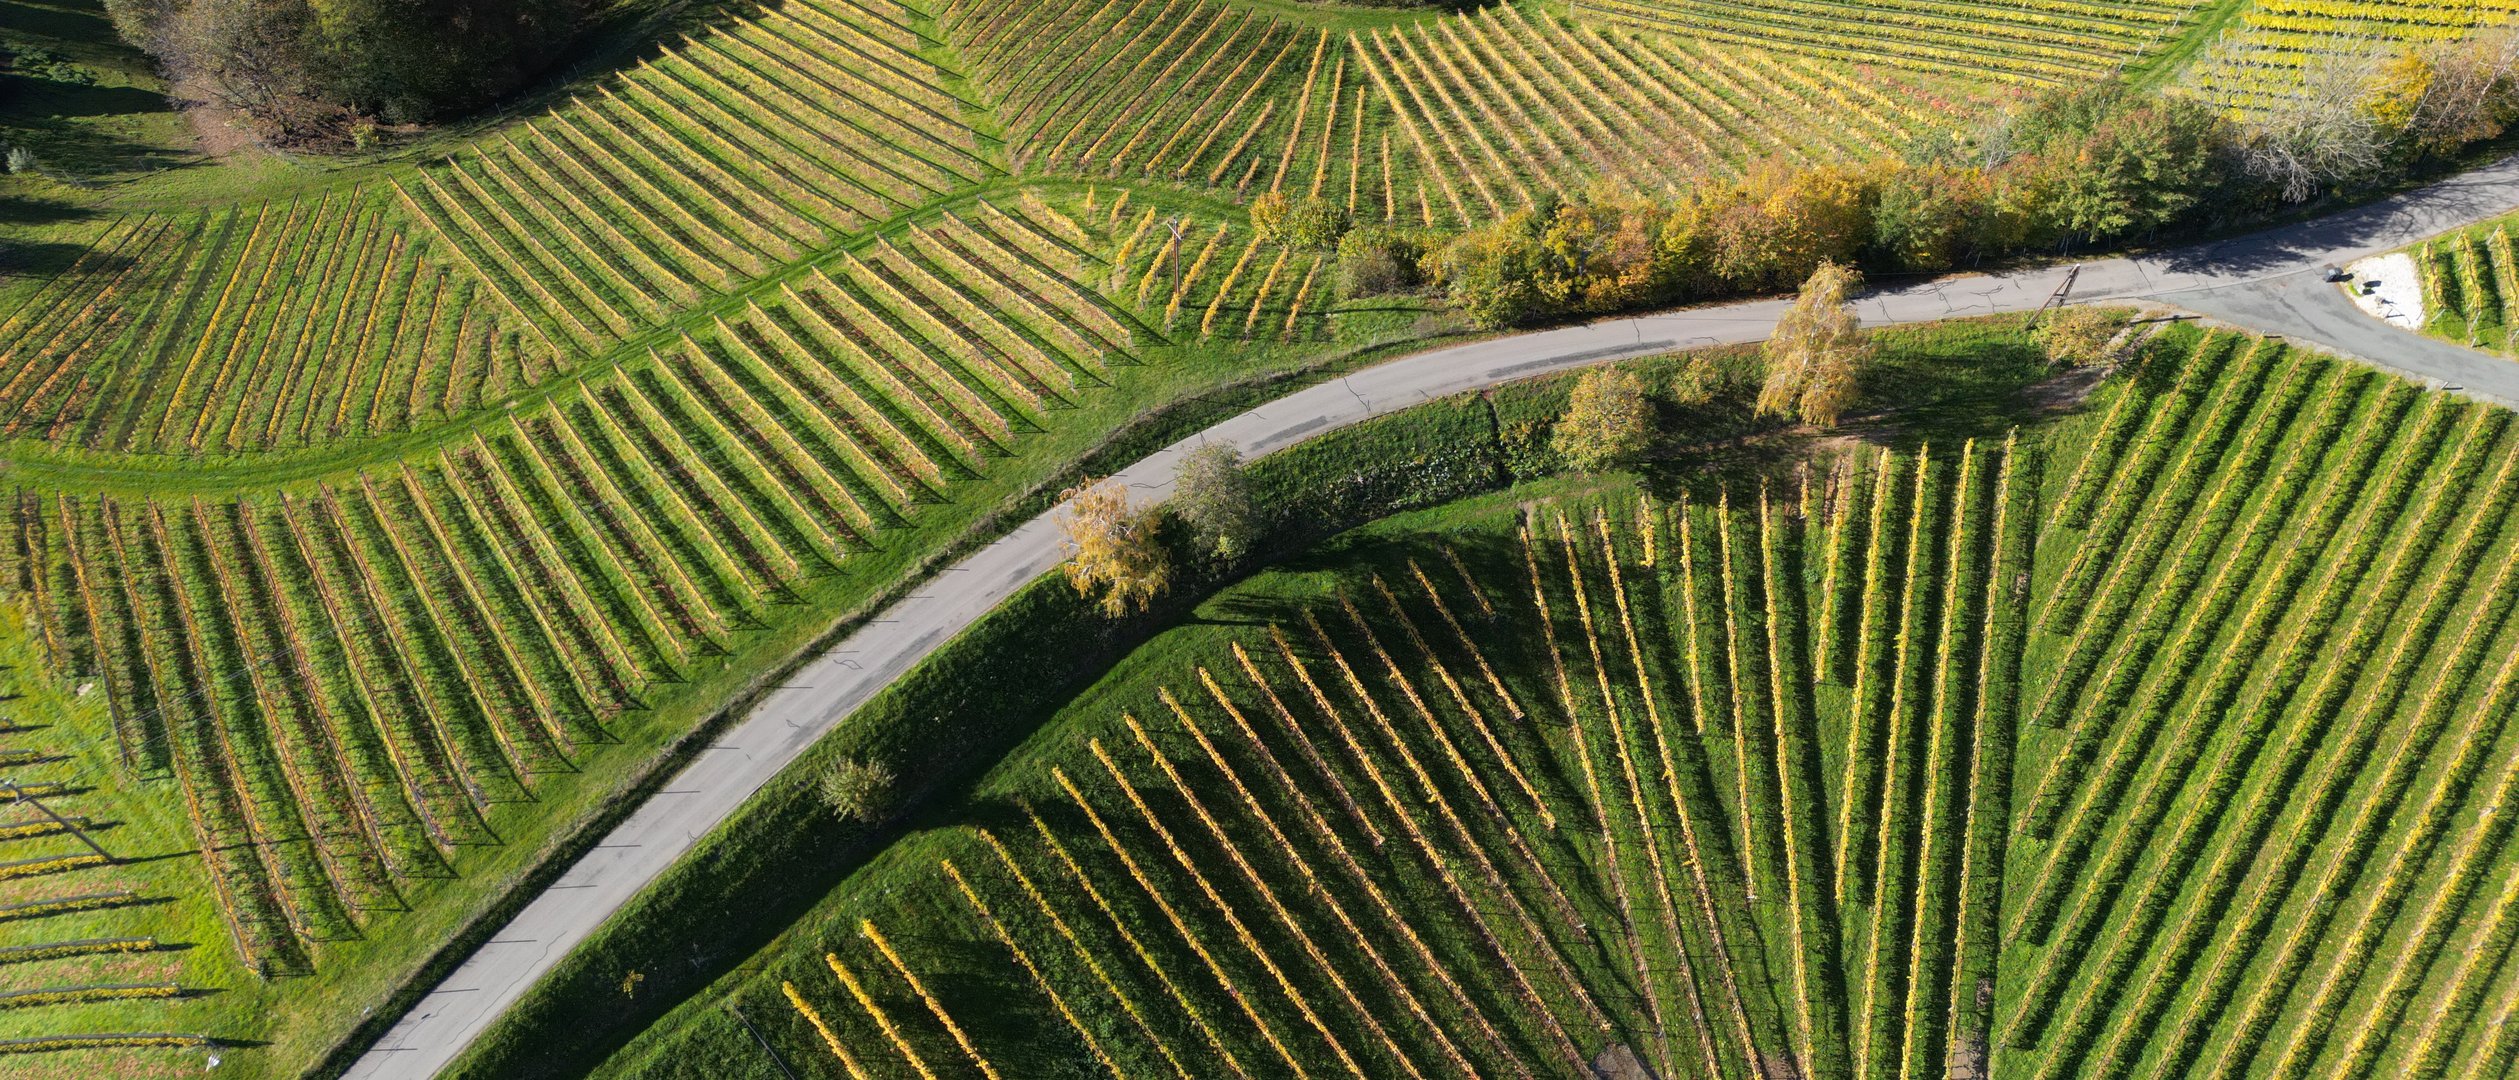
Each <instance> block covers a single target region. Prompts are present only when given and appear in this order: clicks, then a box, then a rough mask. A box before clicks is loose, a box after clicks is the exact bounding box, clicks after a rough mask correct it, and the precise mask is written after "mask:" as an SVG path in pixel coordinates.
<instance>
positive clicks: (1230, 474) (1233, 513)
mask: <svg viewBox="0 0 2519 1080" xmlns="http://www.w3.org/2000/svg"><path fill="white" fill-rule="evenodd" d="M1172 508H1173V512H1174V513H1177V514H1179V515H1180V517H1181V520H1182V522H1184V523H1185V524H1187V525H1188V526H1189V527H1190V530H1191V539H1192V543H1193V545H1194V546H1195V547H1196V548H1197V550H1198V551H1199V553H1200V554H1203V555H1207V556H1209V557H1211V558H1214V559H1216V560H1218V561H1220V562H1232V561H1233V560H1235V559H1238V558H1241V557H1242V556H1243V554H1244V553H1246V552H1248V551H1249V550H1250V546H1251V541H1252V539H1253V538H1255V537H1257V536H1258V535H1259V512H1258V509H1257V508H1256V507H1255V506H1253V504H1252V501H1251V481H1250V477H1249V476H1248V475H1246V474H1245V473H1244V471H1243V468H1242V451H1240V450H1238V449H1235V448H1234V446H1233V445H1232V444H1231V443H1209V444H1207V445H1205V446H1201V447H1199V448H1198V449H1196V450H1192V451H1190V452H1189V453H1188V454H1186V455H1184V456H1183V457H1182V458H1181V464H1180V468H1179V469H1178V471H1176V472H1175V473H1174V474H1173V481H1172Z"/></svg>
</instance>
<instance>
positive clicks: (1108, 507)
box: [1062, 480, 1172, 618]
mask: <svg viewBox="0 0 2519 1080" xmlns="http://www.w3.org/2000/svg"><path fill="white" fill-rule="evenodd" d="M1062 498H1063V499H1064V501H1065V502H1066V503H1067V509H1068V514H1067V518H1066V527H1067V550H1068V559H1067V565H1066V566H1065V567H1064V568H1063V569H1064V570H1065V571H1066V573H1067V582H1068V584H1071V585H1074V586H1075V587H1076V593H1077V595H1079V596H1086V597H1091V596H1094V595H1095V594H1096V593H1097V592H1098V593H1100V594H1101V598H1100V600H1099V601H1098V603H1100V604H1101V606H1102V611H1103V613H1104V614H1106V615H1110V616H1112V617H1113V618H1117V617H1119V616H1121V615H1126V614H1128V613H1129V612H1131V611H1137V610H1142V609H1144V608H1145V607H1146V606H1147V605H1148V604H1151V603H1153V602H1154V598H1155V596H1156V595H1157V594H1159V593H1161V592H1163V590H1164V587H1165V586H1167V585H1170V584H1171V583H1172V556H1171V554H1170V553H1169V552H1166V551H1165V550H1164V549H1163V541H1162V539H1161V538H1160V537H1158V536H1157V535H1156V533H1157V531H1158V529H1159V527H1160V526H1161V524H1162V515H1161V512H1160V511H1158V510H1154V509H1151V508H1150V509H1144V510H1140V509H1136V508H1134V507H1131V506H1130V505H1129V504H1128V488H1127V486H1126V485H1123V484H1121V483H1120V482H1119V481H1116V480H1103V481H1100V482H1098V483H1085V484H1079V485H1077V486H1075V487H1072V488H1069V489H1067V492H1066V494H1065V495H1064V496H1062Z"/></svg>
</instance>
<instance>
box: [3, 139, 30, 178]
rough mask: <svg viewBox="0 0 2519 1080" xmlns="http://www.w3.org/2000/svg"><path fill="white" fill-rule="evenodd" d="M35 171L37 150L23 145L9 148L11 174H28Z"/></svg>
mask: <svg viewBox="0 0 2519 1080" xmlns="http://www.w3.org/2000/svg"><path fill="white" fill-rule="evenodd" d="M34 171H35V151H32V150H29V149H27V148H25V147H23V146H12V147H10V148H9V175H11V176H26V175H28V174H31V173H33V172H34Z"/></svg>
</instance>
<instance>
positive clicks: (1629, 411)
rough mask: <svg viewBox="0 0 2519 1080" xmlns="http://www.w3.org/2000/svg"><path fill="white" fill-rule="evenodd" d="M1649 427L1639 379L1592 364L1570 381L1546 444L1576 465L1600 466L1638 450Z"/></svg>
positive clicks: (1649, 410)
mask: <svg viewBox="0 0 2519 1080" xmlns="http://www.w3.org/2000/svg"><path fill="white" fill-rule="evenodd" d="M1653 426H1654V425H1653V403H1652V402H1651V401H1648V400H1646V399H1645V396H1644V380H1643V379H1640V378H1637V377H1636V374H1635V373H1634V372H1632V371H1628V370H1626V369H1625V368H1616V367H1604V368H1593V369H1592V370H1590V371H1586V372H1584V373H1583V375H1582V376H1581V377H1580V378H1578V379H1576V380H1575V384H1574V392H1573V393H1572V394H1571V395H1570V396H1569V397H1568V398H1567V401H1566V412H1565V415H1564V416H1562V417H1559V418H1558V420H1557V430H1556V432H1555V433H1554V434H1552V435H1551V436H1550V437H1549V444H1550V446H1551V447H1552V448H1553V449H1555V450H1556V451H1557V453H1558V454H1559V455H1561V456H1563V457H1564V458H1565V459H1566V460H1567V461H1568V462H1570V463H1572V464H1573V465H1574V466H1575V467H1576V468H1579V469H1585V470H1599V469H1604V468H1608V467H1610V466H1612V465H1616V464H1619V463H1620V462H1624V461H1629V460H1632V459H1634V458H1635V456H1636V455H1638V454H1640V453H1643V452H1644V450H1645V448H1647V447H1649V446H1651V445H1652V444H1653Z"/></svg>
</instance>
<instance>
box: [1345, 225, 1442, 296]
mask: <svg viewBox="0 0 2519 1080" xmlns="http://www.w3.org/2000/svg"><path fill="white" fill-rule="evenodd" d="M1424 257H1425V250H1424V248H1423V247H1422V246H1420V245H1419V244H1418V243H1417V240H1416V238H1414V237H1412V236H1409V235H1408V234H1407V233H1404V232H1401V231H1399V230H1397V229H1392V228H1386V227H1382V226H1374V227H1372V228H1364V229H1353V230H1349V231H1348V233H1347V235H1345V236H1342V237H1339V239H1338V282H1339V291H1340V292H1341V293H1343V294H1344V295H1346V296H1348V297H1350V298H1354V297H1361V296H1379V295H1382V294H1384V293H1395V292H1402V291H1405V290H1408V289H1413V288H1416V287H1417V286H1418V285H1420V284H1423V283H1424V281H1425V275H1424V274H1423V272H1421V271H1420V270H1419V268H1418V265H1417V264H1418V260H1420V259H1422V258H1424Z"/></svg>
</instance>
